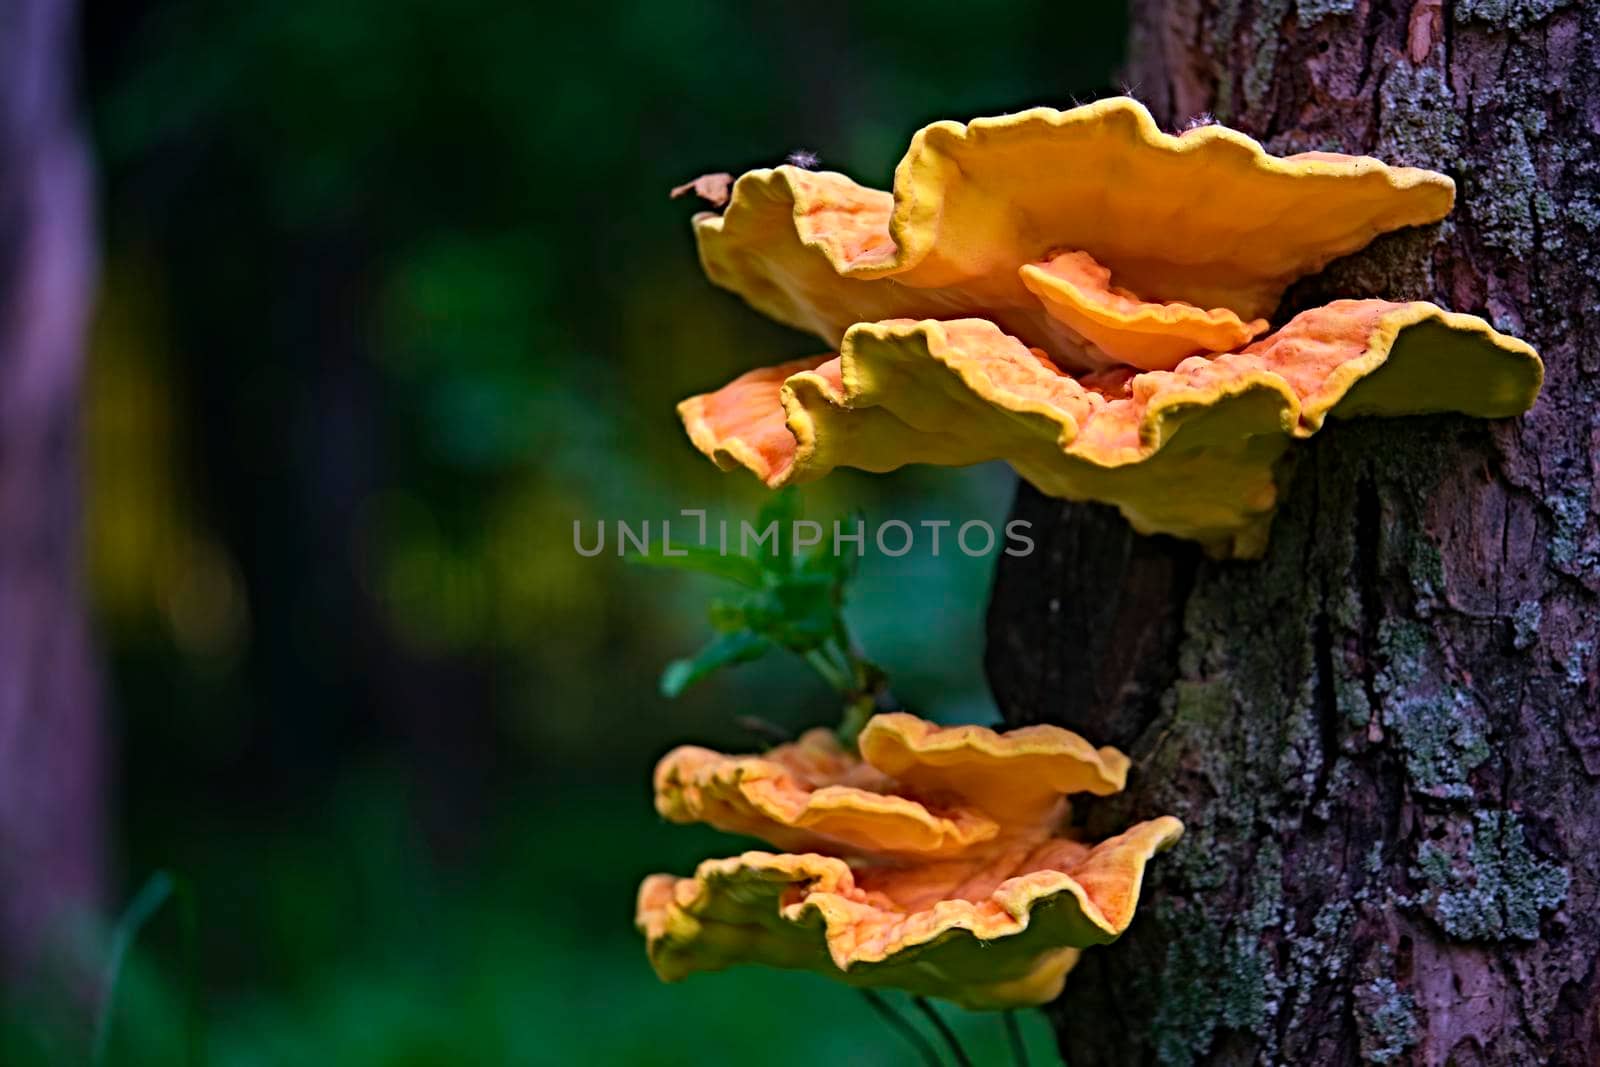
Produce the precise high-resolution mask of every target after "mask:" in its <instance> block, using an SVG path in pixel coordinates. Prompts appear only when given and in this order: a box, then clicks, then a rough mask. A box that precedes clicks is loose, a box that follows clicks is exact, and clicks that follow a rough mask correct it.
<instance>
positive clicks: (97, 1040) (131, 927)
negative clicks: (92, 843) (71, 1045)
mask: <svg viewBox="0 0 1600 1067" xmlns="http://www.w3.org/2000/svg"><path fill="white" fill-rule="evenodd" d="M172 889H173V882H172V876H171V875H170V874H168V873H167V872H166V871H157V872H156V873H155V874H153V875H151V876H150V880H149V881H147V882H145V884H144V885H143V886H142V887H141V888H140V889H139V891H138V892H137V893H135V894H134V895H133V899H132V900H130V901H129V902H128V906H127V908H126V909H124V910H123V912H122V918H120V919H118V920H117V925H116V928H115V929H113V930H112V932H111V953H110V955H109V957H108V958H107V960H106V974H105V991H104V993H103V994H102V996H103V997H104V1000H103V1001H102V1002H101V1005H100V1017H99V1018H98V1019H96V1020H95V1027H94V1050H93V1052H92V1053H91V1059H90V1062H91V1063H93V1064H95V1067H100V1065H102V1064H104V1063H105V1062H106V1055H107V1053H108V1052H109V1051H110V1049H111V1020H112V1017H113V1016H114V1015H115V1014H116V1010H117V985H118V983H119V982H120V980H121V978H122V965H123V963H125V962H126V961H127V958H128V950H129V949H130V948H132V947H133V942H134V939H136V938H137V937H138V936H139V931H140V930H142V929H143V928H144V925H145V923H147V922H149V921H150V920H151V919H152V918H153V917H154V916H155V914H156V912H158V911H160V910H161V905H163V904H165V903H166V902H167V898H168V897H170V896H171V895H172Z"/></svg>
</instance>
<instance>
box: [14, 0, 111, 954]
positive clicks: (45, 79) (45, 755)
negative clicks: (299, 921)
mask: <svg viewBox="0 0 1600 1067" xmlns="http://www.w3.org/2000/svg"><path fill="white" fill-rule="evenodd" d="M73 30H74V20H73V10H72V5H71V4H70V3H67V2H65V0H6V2H4V3H0V978H4V977H7V976H12V977H15V976H16V975H17V974H18V973H19V972H20V971H21V970H23V969H25V968H27V967H28V965H29V964H30V962H31V960H32V958H33V956H34V954H35V953H36V952H37V951H38V950H39V949H40V948H41V947H42V946H43V943H44V939H45V938H46V937H47V936H49V935H50V934H51V933H52V932H54V931H56V930H58V929H59V923H60V922H61V921H62V920H64V919H65V918H66V917H67V916H68V915H69V914H71V912H72V911H73V910H75V909H79V908H82V907H84V906H85V905H88V904H90V903H91V902H93V901H94V900H95V898H96V896H97V893H98V887H99V878H100V859H99V857H100V827H101V820H102V814H101V806H100V791H99V790H100V764H101V749H100V737H99V729H98V720H97V717H96V711H97V700H96V695H97V688H96V684H95V676H94V673H93V671H92V668H91V661H90V655H89V641H88V631H87V626H86V622H85V618H84V608H83V597H82V595H81V590H80V582H79V536H78V531H79V510H80V506H79V467H78V396H79V389H78V384H79V377H80V373H81V369H82V350H83V334H84V325H85V321H86V319H87V311H88V299H89V289H90V281H91V279H92V278H93V269H92V267H93V264H92V252H91V248H92V245H91V240H90V230H91V221H90V219H91V213H90V201H91V198H90V184H89V167H88V157H87V153H86V151H85V147H84V144H83V141H82V139H81V137H80V136H79V132H78V126H77V114H76V105H75V103H74V100H73V96H72V91H71V90H72V73H73V62H72V57H73V55H74V54H75V51H76V48H75V45H76V42H75V39H74V33H73Z"/></svg>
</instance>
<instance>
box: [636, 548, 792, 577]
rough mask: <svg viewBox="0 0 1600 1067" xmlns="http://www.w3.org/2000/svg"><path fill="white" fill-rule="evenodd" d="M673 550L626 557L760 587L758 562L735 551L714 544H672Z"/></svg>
mask: <svg viewBox="0 0 1600 1067" xmlns="http://www.w3.org/2000/svg"><path fill="white" fill-rule="evenodd" d="M671 547H672V553H671V554H670V555H668V554H666V551H665V550H666V548H667V546H665V545H663V546H662V551H659V552H650V553H640V552H635V553H632V554H630V555H629V556H628V562H629V563H636V564H639V565H640V566H644V567H662V568H665V569H667V570H678V571H692V572H694V573H696V574H709V575H711V576H712V577H713V578H721V579H723V580H724V581H729V582H736V583H738V584H739V585H746V586H752V587H754V586H759V585H760V584H761V582H762V568H761V564H759V563H757V562H756V561H755V560H753V559H748V558H746V557H744V556H740V555H737V554H730V553H724V552H719V551H718V550H717V548H716V546H714V545H673V546H671Z"/></svg>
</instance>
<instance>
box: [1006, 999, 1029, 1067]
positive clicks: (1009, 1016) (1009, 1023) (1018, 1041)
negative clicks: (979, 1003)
mask: <svg viewBox="0 0 1600 1067" xmlns="http://www.w3.org/2000/svg"><path fill="white" fill-rule="evenodd" d="M1005 1016H1006V1039H1007V1040H1009V1041H1010V1042H1011V1062H1012V1063H1014V1064H1016V1067H1028V1045H1027V1042H1025V1041H1023V1040H1022V1027H1021V1025H1020V1024H1019V1023H1018V1022H1017V1013H1016V1012H1014V1011H1008V1012H1006V1013H1005Z"/></svg>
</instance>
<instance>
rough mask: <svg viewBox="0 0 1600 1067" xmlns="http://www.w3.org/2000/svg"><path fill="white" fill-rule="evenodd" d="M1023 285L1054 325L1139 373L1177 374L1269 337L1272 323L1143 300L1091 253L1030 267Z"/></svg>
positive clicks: (1176, 303) (1060, 256)
mask: <svg viewBox="0 0 1600 1067" xmlns="http://www.w3.org/2000/svg"><path fill="white" fill-rule="evenodd" d="M1022 284H1024V285H1026V286H1027V287H1028V289H1029V291H1030V292H1032V293H1033V294H1034V295H1035V296H1037V297H1038V298H1039V299H1040V300H1041V301H1043V302H1044V307H1045V311H1046V312H1047V313H1048V314H1049V315H1050V317H1051V318H1054V319H1057V320H1059V321H1061V322H1064V323H1066V324H1067V325H1068V326H1070V327H1072V328H1073V329H1074V330H1076V331H1077V332H1078V333H1079V334H1081V335H1082V336H1083V337H1084V339H1085V340H1087V341H1089V342H1090V343H1091V344H1093V345H1094V346H1095V348H1097V349H1098V350H1100V351H1101V352H1104V353H1105V354H1106V355H1107V356H1109V357H1110V358H1112V359H1114V360H1116V361H1117V362H1118V363H1123V364H1126V365H1128V366H1131V367H1137V368H1138V369H1140V370H1171V369H1172V368H1173V367H1176V366H1177V365H1178V364H1179V363H1181V362H1183V361H1184V359H1186V358H1187V357H1189V356H1195V355H1201V354H1206V355H1209V354H1211V353H1215V352H1228V351H1231V350H1232V349H1235V348H1238V347H1239V346H1241V345H1244V344H1247V343H1248V342H1249V341H1250V339H1251V338H1253V337H1255V336H1257V335H1258V334H1261V333H1264V332H1265V331H1266V329H1267V320H1266V319H1252V320H1251V321H1250V322H1245V321H1244V320H1243V319H1241V318H1239V316H1238V315H1235V314H1234V313H1233V312H1232V311H1229V310H1228V309H1227V308H1211V309H1209V310H1207V309H1203V308H1197V307H1195V306H1194V305H1193V304H1186V303H1184V302H1183V301H1181V300H1169V301H1167V302H1165V303H1154V302H1152V301H1149V300H1142V299H1140V297H1139V296H1138V294H1136V293H1134V292H1132V291H1130V290H1128V289H1124V288H1122V287H1120V286H1117V285H1113V284H1112V282H1111V270H1110V269H1109V268H1108V267H1104V266H1102V265H1101V264H1099V263H1098V262H1096V261H1095V259H1094V257H1093V256H1091V255H1089V253H1087V252H1060V253H1057V254H1056V255H1054V256H1051V257H1050V258H1049V259H1048V260H1047V261H1046V262H1044V263H1042V264H1041V263H1028V264H1025V265H1024V266H1023V268H1022Z"/></svg>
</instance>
